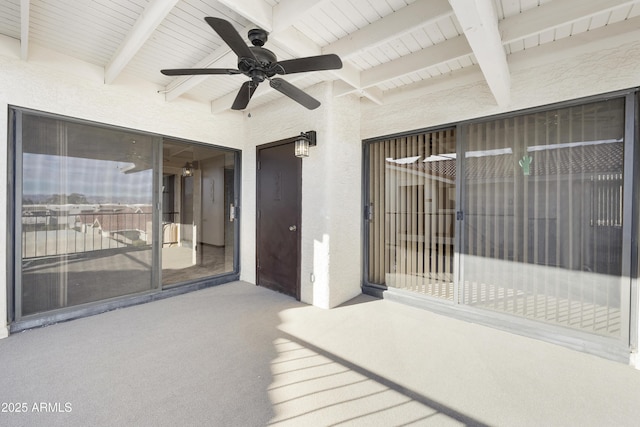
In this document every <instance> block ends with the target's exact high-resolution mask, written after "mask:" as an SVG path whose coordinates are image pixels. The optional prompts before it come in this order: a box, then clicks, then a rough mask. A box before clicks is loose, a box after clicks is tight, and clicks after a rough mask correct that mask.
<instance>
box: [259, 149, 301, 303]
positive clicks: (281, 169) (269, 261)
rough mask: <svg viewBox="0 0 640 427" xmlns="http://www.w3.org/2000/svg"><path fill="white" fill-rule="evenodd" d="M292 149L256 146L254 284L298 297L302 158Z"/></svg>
mask: <svg viewBox="0 0 640 427" xmlns="http://www.w3.org/2000/svg"><path fill="white" fill-rule="evenodd" d="M293 148H294V144H293V142H284V143H274V144H268V145H266V146H263V147H258V171H257V181H258V182H257V193H258V194H257V217H258V220H257V260H256V261H257V283H258V285H260V286H264V287H266V288H269V289H273V290H275V291H278V292H282V293H285V294H287V295H291V296H293V297H295V298H296V299H300V211H301V180H302V174H301V172H302V160H301V159H299V158H297V157H295V156H294V154H293V151H294V150H293Z"/></svg>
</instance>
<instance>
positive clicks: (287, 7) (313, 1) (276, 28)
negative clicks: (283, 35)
mask: <svg viewBox="0 0 640 427" xmlns="http://www.w3.org/2000/svg"><path fill="white" fill-rule="evenodd" d="M328 2H329V0H282V1H281V2H280V3H278V4H277V5H275V6H274V7H273V32H274V33H280V32H282V31H284V30H286V29H287V28H289V27H291V26H293V25H295V23H296V22H297V21H298V20H300V18H301V17H303V16H304V15H305V14H307V13H309V12H310V11H311V10H313V9H315V8H318V7H320V6H322V5H323V4H325V3H328Z"/></svg>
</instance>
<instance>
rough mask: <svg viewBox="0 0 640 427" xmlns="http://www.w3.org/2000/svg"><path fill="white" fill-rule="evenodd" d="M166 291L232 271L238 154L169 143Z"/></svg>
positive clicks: (166, 148) (164, 260) (166, 159)
mask: <svg viewBox="0 0 640 427" xmlns="http://www.w3.org/2000/svg"><path fill="white" fill-rule="evenodd" d="M162 151H163V155H162V159H163V160H162V170H163V189H162V193H163V199H164V203H163V221H162V285H163V286H164V287H169V286H175V285H178V284H180V283H184V282H188V281H192V280H199V279H203V278H206V277H210V276H212V275H219V274H225V273H232V272H233V271H234V263H233V254H234V248H235V245H234V241H235V228H234V225H235V222H234V219H233V217H232V210H233V209H234V208H233V206H235V204H236V201H235V199H236V195H235V154H234V153H233V152H230V151H228V150H221V149H218V148H214V147H208V146H204V145H197V144H192V143H186V142H182V141H175V140H170V139H165V140H164V143H163V148H162Z"/></svg>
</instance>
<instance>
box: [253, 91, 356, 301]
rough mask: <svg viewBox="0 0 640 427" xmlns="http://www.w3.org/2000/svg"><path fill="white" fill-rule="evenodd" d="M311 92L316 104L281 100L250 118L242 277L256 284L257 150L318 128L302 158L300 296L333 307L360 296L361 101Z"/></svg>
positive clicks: (326, 92)
mask: <svg viewBox="0 0 640 427" xmlns="http://www.w3.org/2000/svg"><path fill="white" fill-rule="evenodd" d="M307 92H309V93H310V94H311V95H312V96H313V97H315V98H317V99H318V100H319V101H320V102H321V103H322V105H321V106H320V107H319V108H318V109H316V110H312V111H309V110H307V109H305V108H304V107H302V106H300V105H298V104H297V103H295V102H293V101H291V100H289V99H279V100H277V101H274V102H270V103H269V104H268V105H265V106H262V107H258V108H254V109H251V117H250V118H249V117H248V115H245V127H246V130H247V132H248V134H247V141H246V145H245V150H244V155H243V183H244V185H243V191H242V197H243V202H242V206H243V218H244V220H243V222H242V240H241V244H242V248H243V249H242V254H241V263H242V274H241V278H242V279H243V280H246V281H248V282H251V283H255V281H256V276H255V255H256V254H255V232H256V228H255V226H256V224H255V215H256V204H255V202H256V195H255V182H256V147H257V146H258V145H261V144H266V143H269V142H274V141H278V140H281V139H285V138H290V137H293V136H295V135H298V134H300V132H306V131H309V130H315V131H316V132H317V140H318V145H317V146H316V147H311V149H310V156H309V157H308V158H306V159H303V161H302V224H301V233H302V235H301V240H302V249H301V250H302V265H301V300H302V301H303V302H306V303H309V304H314V305H316V306H318V307H323V308H331V307H335V306H336V305H339V304H340V303H342V302H344V301H346V300H348V299H350V298H352V297H354V296H356V295H357V294H359V293H360V251H361V245H360V241H361V232H360V216H359V211H360V205H361V192H360V164H361V152H362V149H361V142H360V130H359V128H360V127H359V119H360V103H359V101H358V99H357V98H355V97H344V98H334V97H333V85H332V84H320V85H316V86H314V87H312V88H309V89H307ZM292 155H293V153H292ZM312 277H313V278H312Z"/></svg>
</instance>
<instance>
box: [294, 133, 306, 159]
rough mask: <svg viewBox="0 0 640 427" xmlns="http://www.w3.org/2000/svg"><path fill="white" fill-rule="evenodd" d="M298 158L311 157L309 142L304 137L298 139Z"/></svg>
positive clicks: (296, 150)
mask: <svg viewBox="0 0 640 427" xmlns="http://www.w3.org/2000/svg"><path fill="white" fill-rule="evenodd" d="M295 154H296V157H309V140H308V139H307V138H305V137H303V136H301V137H300V138H298V139H296V148H295Z"/></svg>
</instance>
